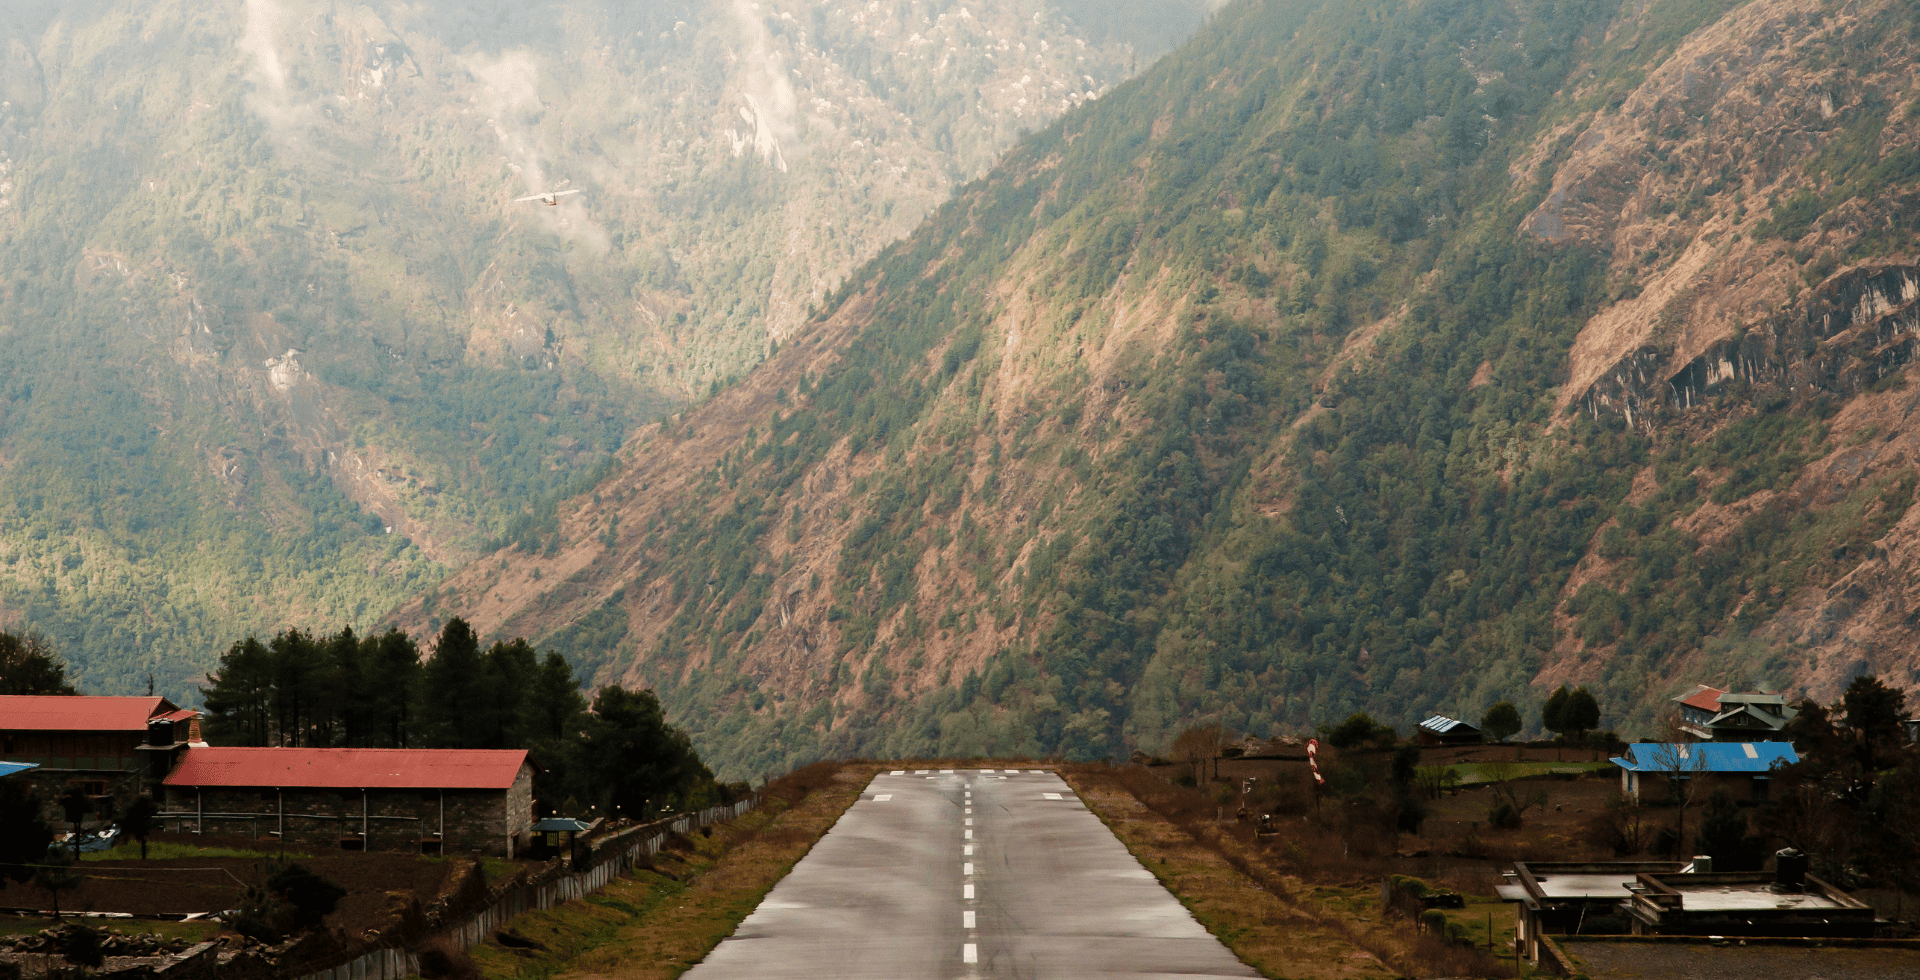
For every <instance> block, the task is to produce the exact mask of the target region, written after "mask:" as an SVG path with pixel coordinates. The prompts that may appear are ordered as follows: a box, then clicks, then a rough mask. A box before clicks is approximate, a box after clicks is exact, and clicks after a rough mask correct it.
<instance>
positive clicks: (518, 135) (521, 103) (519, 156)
mask: <svg viewBox="0 0 1920 980" xmlns="http://www.w3.org/2000/svg"><path fill="white" fill-rule="evenodd" d="M461 63H462V64H463V65H464V66H465V67H466V69H467V73H468V74H469V75H472V76H473V79H474V81H476V82H478V83H480V88H479V91H478V93H477V101H478V102H479V105H480V108H481V109H482V110H483V111H485V112H486V113H487V116H488V122H489V123H490V124H491V125H492V126H493V132H494V135H495V136H496V137H498V138H499V140H500V146H501V148H502V149H503V150H504V151H505V153H506V157H507V161H508V163H509V164H511V165H512V169H513V171H514V173H515V174H517V175H518V176H519V178H520V182H521V186H520V188H519V189H517V191H516V193H515V194H514V196H515V197H521V196H524V195H527V194H538V193H541V192H542V191H549V190H564V189H565V188H564V186H554V185H552V184H549V183H548V180H549V177H548V176H547V168H546V165H545V161H544V160H543V158H542V155H541V152H540V138H539V125H540V120H541V119H542V118H543V116H544V115H545V112H546V105H545V104H544V103H542V102H541V101H540V63H539V61H538V59H536V58H535V57H534V55H533V53H532V52H531V51H529V50H527V49H525V48H515V49H512V50H508V51H502V52H501V53H500V54H498V55H497V56H492V57H489V56H486V55H469V56H467V57H465V58H463V59H461ZM561 183H562V184H563V185H564V184H565V183H569V182H568V181H562V182H561ZM591 207H592V205H591V204H590V203H589V202H587V201H585V200H583V199H582V197H570V198H566V199H564V201H563V203H562V204H561V205H560V206H558V207H552V208H549V207H545V206H539V207H537V208H536V209H535V210H536V212H537V213H538V214H539V215H540V218H538V219H537V220H541V221H544V222H545V223H546V227H547V229H548V230H549V231H552V232H553V233H554V234H556V235H559V236H561V237H562V238H570V239H574V240H576V241H581V242H585V243H586V244H588V245H591V246H592V247H593V248H594V249H596V250H597V251H600V252H605V251H607V250H608V249H609V248H611V247H612V245H613V239H612V238H611V236H609V235H608V234H607V232H606V229H604V228H602V227H601V226H600V223H599V222H597V221H595V220H593V217H592V212H591V210H590V209H591Z"/></svg>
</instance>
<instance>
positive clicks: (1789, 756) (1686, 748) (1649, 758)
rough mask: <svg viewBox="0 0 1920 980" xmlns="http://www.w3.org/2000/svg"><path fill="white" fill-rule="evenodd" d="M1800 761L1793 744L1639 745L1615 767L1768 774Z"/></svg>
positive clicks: (1696, 743)
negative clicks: (1770, 771)
mask: <svg viewBox="0 0 1920 980" xmlns="http://www.w3.org/2000/svg"><path fill="white" fill-rule="evenodd" d="M1799 761H1800V756H1799V755H1798V754H1796V753H1795V752H1794V751H1793V745H1792V743H1789V742H1635V743H1634V744H1632V745H1629V746H1627V752H1626V754H1625V755H1623V756H1620V757H1619V758H1616V759H1614V760H1613V764H1614V765H1616V766H1619V767H1620V768H1622V769H1626V770H1629V771H1631V772H1674V771H1679V772H1682V773H1687V772H1766V771H1768V770H1770V769H1772V768H1773V766H1774V764H1775V763H1779V764H1780V765H1792V764H1794V763H1796V762H1799Z"/></svg>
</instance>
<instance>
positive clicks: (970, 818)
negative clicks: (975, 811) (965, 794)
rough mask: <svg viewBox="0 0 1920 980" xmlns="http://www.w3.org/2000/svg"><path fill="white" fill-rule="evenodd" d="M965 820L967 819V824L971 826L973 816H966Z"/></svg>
mask: <svg viewBox="0 0 1920 980" xmlns="http://www.w3.org/2000/svg"><path fill="white" fill-rule="evenodd" d="M966 820H967V826H969V827H971V826H973V818H972V817H968V818H966Z"/></svg>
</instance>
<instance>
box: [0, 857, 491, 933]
mask: <svg viewBox="0 0 1920 980" xmlns="http://www.w3.org/2000/svg"><path fill="white" fill-rule="evenodd" d="M289 860H297V861H299V862H300V863H301V864H304V865H306V866H307V867H309V868H312V869H313V870H314V871H315V872H317V873H318V874H320V875H321V876H323V877H325V878H327V879H328V880H330V881H332V882H334V883H335V884H337V885H339V886H340V887H341V888H344V889H346V891H347V895H346V897H345V898H342V899H341V900H340V906H339V908H338V910H336V911H335V912H334V913H333V914H332V915H330V916H328V917H327V922H326V925H327V927H328V928H330V929H333V930H335V931H338V932H342V933H344V934H347V935H358V934H360V933H361V932H364V931H365V930H367V929H370V928H379V927H382V926H384V925H387V924H389V922H390V921H391V919H392V917H393V916H394V915H396V914H398V913H399V912H400V911H402V910H404V909H405V908H406V907H407V906H408V905H409V904H410V903H411V901H413V900H416V899H417V900H418V901H420V902H421V903H423V904H424V903H426V902H428V901H431V900H432V898H433V897H434V895H435V894H436V893H438V892H439V890H440V886H441V885H442V883H444V882H445V881H446V878H447V873H448V871H449V870H450V869H452V868H453V867H455V866H456V864H455V861H454V860H446V861H436V860H430V859H428V858H424V857H420V856H418V855H411V854H379V853H375V854H327V855H316V856H313V857H296V858H289ZM272 861H273V856H272V855H263V856H261V857H257V858H253V857H187V858H171V859H166V860H152V861H141V860H138V859H135V860H127V861H83V862H81V863H80V864H79V865H78V866H77V867H76V868H75V869H74V870H75V873H77V874H79V875H80V876H81V879H82V880H81V883H80V885H79V886H77V887H75V888H72V889H67V890H64V891H62V892H61V893H60V896H59V903H60V909H61V911H63V912H126V913H130V914H132V915H134V916H136V917H137V916H160V915H181V914H191V913H194V912H202V913H209V914H212V913H218V912H222V911H225V910H227V909H231V908H234V907H236V906H237V905H238V904H239V900H240V896H241V894H242V893H243V892H244V891H245V890H246V889H247V887H248V886H252V885H264V884H265V883H266V880H267V877H268V876H269V875H270V874H271V873H272V872H271V870H270V869H269V867H268V865H269V864H270V863H271V862H272ZM0 907H5V908H20V909H32V910H36V911H40V910H47V909H51V908H52V907H53V904H52V900H51V896H49V895H48V893H47V892H46V891H45V890H44V889H41V888H37V887H35V886H33V885H32V884H21V883H19V882H14V881H8V882H5V887H0Z"/></svg>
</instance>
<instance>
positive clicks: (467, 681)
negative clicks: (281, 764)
mask: <svg viewBox="0 0 1920 980" xmlns="http://www.w3.org/2000/svg"><path fill="white" fill-rule="evenodd" d="M207 681H208V683H207V685H206V686H205V687H203V688H201V692H202V693H203V694H204V695H205V698H206V711H207V722H206V724H207V737H208V739H209V740H210V741H212V742H214V743H216V744H223V745H281V746H311V747H373V748H443V749H514V748H524V749H527V750H528V751H529V753H530V757H531V759H532V760H533V762H534V765H535V766H537V767H538V768H539V770H540V772H539V775H538V776H537V777H536V781H535V794H536V796H537V798H538V800H539V801H540V803H541V805H542V807H543V809H547V810H554V809H559V808H567V809H574V808H578V809H581V810H584V809H585V808H587V807H606V808H607V809H606V812H608V813H612V812H615V811H614V809H613V808H614V807H618V808H619V809H618V812H620V813H622V814H625V815H629V816H635V817H638V816H642V815H644V814H646V813H652V812H660V811H663V810H667V809H673V808H680V807H694V806H705V805H708V804H709V803H711V802H714V801H716V800H718V799H720V798H721V797H723V796H725V795H727V794H728V793H730V792H738V791H739V789H740V788H739V787H735V788H733V789H732V790H729V789H727V788H724V787H721V786H719V785H718V784H716V783H715V782H714V779H713V773H712V772H711V771H710V770H709V769H708V768H707V767H706V765H705V764H703V763H702V762H701V761H700V757H699V754H698V753H697V752H695V751H694V749H693V744H692V742H691V741H690V740H689V739H688V738H687V736H686V735H685V734H684V733H682V732H680V731H679V730H678V729H676V728H674V727H673V726H672V725H669V724H668V723H667V720H666V713H665V711H664V709H662V708H661V706H660V702H659V700H658V699H657V698H656V697H655V696H654V694H653V692H651V691H638V692H634V691H627V690H624V689H622V688H619V687H606V688H602V689H601V690H600V691H599V693H598V694H597V695H596V696H595V698H594V701H593V705H592V709H591V711H589V709H588V704H587V701H586V699H585V698H584V697H583V696H582V695H581V693H580V688H579V685H578V683H577V682H576V681H575V679H574V674H573V670H572V668H571V667H569V666H568V664H567V662H566V660H565V659H564V658H563V657H561V656H560V654H558V653H554V652H551V651H549V652H547V653H545V654H541V653H539V652H538V651H536V650H534V648H533V646H532V645H531V644H529V643H528V642H527V641H526V640H524V639H514V640H507V641H500V642H496V643H494V644H492V645H490V646H487V647H485V648H483V647H482V646H481V643H480V639H479V637H478V636H476V635H475V634H474V632H473V628H472V627H471V626H470V625H468V623H467V622H466V621H465V620H462V619H458V618H455V619H453V620H450V621H448V622H447V624H446V625H445V626H444V627H443V628H442V629H441V631H440V635H439V637H438V639H437V640H436V642H435V644H434V647H433V655H432V657H430V658H428V659H426V660H425V661H424V662H423V661H422V659H421V656H420V650H419V648H418V647H417V646H416V645H415V644H414V642H413V640H412V638H411V637H408V636H407V635H406V634H405V633H402V632H400V631H398V630H390V631H388V632H386V633H383V634H379V635H377V636H367V637H361V636H357V635H355V634H354V632H353V630H351V629H342V630H340V631H339V632H337V633H333V634H329V635H315V634H312V633H307V632H305V631H302V630H299V629H289V630H285V631H283V632H281V633H279V634H277V635H276V636H274V637H273V638H272V639H271V640H268V641H267V642H264V643H262V642H261V641H259V640H258V639H256V638H253V637H249V638H247V639H245V640H242V641H240V642H238V643H235V644H234V645H233V646H232V647H231V648H230V649H228V650H227V652H226V653H225V654H223V655H222V656H221V658H220V666H219V669H218V670H216V671H215V672H213V673H212V674H209V675H208V678H207Z"/></svg>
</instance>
